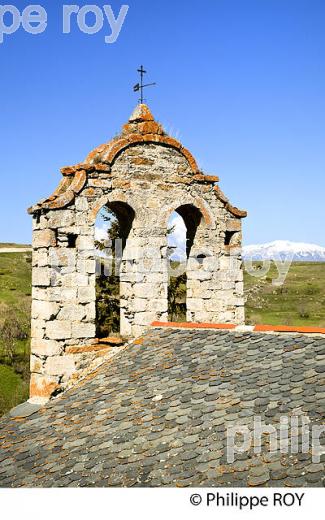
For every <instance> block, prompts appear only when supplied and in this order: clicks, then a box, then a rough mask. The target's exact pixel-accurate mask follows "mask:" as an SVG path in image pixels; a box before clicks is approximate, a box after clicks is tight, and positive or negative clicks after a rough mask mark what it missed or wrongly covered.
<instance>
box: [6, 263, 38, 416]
mask: <svg viewBox="0 0 325 520" xmlns="http://www.w3.org/2000/svg"><path fill="white" fill-rule="evenodd" d="M30 302H31V253H1V254H0V415H1V414H3V413H4V412H6V411H7V410H9V409H10V408H12V407H13V406H15V405H16V404H18V403H20V402H22V401H24V400H26V399H27V398H28V384H29V334H30V332H29V331H30Z"/></svg>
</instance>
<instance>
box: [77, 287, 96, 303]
mask: <svg viewBox="0 0 325 520" xmlns="http://www.w3.org/2000/svg"><path fill="white" fill-rule="evenodd" d="M95 300H96V289H95V287H79V288H78V301H79V302H80V303H90V302H93V301H95Z"/></svg>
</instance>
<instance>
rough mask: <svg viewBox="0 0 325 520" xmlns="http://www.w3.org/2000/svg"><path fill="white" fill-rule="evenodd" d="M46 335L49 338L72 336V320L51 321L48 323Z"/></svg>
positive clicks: (67, 337)
mask: <svg viewBox="0 0 325 520" xmlns="http://www.w3.org/2000/svg"><path fill="white" fill-rule="evenodd" d="M46 335H47V337H48V338H49V339H69V338H71V322H70V321H59V320H56V321H50V322H48V323H47V324H46Z"/></svg>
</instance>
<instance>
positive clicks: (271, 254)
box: [243, 240, 325, 262]
mask: <svg viewBox="0 0 325 520" xmlns="http://www.w3.org/2000/svg"><path fill="white" fill-rule="evenodd" d="M243 258H244V259H245V260H246V259H252V260H264V259H277V258H278V259H282V260H284V259H285V258H286V259H288V260H293V261H295V262H325V247H322V246H318V245H316V244H305V243H303V242H289V241H288V240H276V241H275V242H269V243H268V244H257V245H252V246H245V247H243Z"/></svg>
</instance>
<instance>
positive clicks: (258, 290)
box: [245, 262, 325, 327]
mask: <svg viewBox="0 0 325 520" xmlns="http://www.w3.org/2000/svg"><path fill="white" fill-rule="evenodd" d="M260 265H261V264H259V263H258V262H256V263H255V264H254V266H255V267H256V268H257V272H258V267H259V266H260ZM277 277H278V275H277V269H276V267H275V265H274V264H272V267H271V269H270V271H269V272H268V273H267V274H266V275H265V276H263V277H262V278H255V277H254V276H251V275H250V274H248V273H247V272H245V295H246V299H247V300H246V322H247V323H248V324H252V325H253V324H254V325H255V324H266V325H296V326H315V327H325V263H315V262H294V263H293V264H292V265H291V267H290V269H289V272H288V275H287V277H286V279H285V282H284V284H283V285H282V286H279V287H277V286H276V285H273V283H272V281H273V280H276V279H277Z"/></svg>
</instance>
